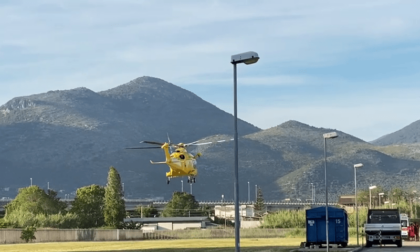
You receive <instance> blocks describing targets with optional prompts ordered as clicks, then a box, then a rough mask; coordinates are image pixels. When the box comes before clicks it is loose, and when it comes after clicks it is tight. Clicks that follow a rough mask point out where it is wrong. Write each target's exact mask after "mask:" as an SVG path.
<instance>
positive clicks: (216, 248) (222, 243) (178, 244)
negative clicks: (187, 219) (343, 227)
mask: <svg viewBox="0 0 420 252" xmlns="http://www.w3.org/2000/svg"><path fill="white" fill-rule="evenodd" d="M304 240H305V238H304V237H299V238H267V239H265V238H262V239H261V238H254V239H252V238H243V239H241V251H244V252H286V251H287V252H289V251H290V250H292V249H295V248H297V247H299V245H300V243H301V242H302V241H304ZM360 242H361V241H360ZM355 243H356V239H355V237H351V238H350V244H353V245H354V244H355ZM0 251H1V252H18V251H19V252H20V251H31V252H56V251H73V252H75V251H76V252H77V251H127V252H136V251H141V252H144V251H149V252H170V251H174V252H184V251H185V252H203V251H206V252H207V251H209V252H222V251H235V239H179V240H143V241H121V242H59V243H58V242H54V243H25V244H6V245H0Z"/></svg>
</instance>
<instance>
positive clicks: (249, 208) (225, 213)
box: [214, 205, 255, 219]
mask: <svg viewBox="0 0 420 252" xmlns="http://www.w3.org/2000/svg"><path fill="white" fill-rule="evenodd" d="M239 215H240V217H241V219H245V218H252V217H254V216H255V215H254V205H239ZM214 216H216V217H218V218H223V219H235V205H216V206H215V207H214Z"/></svg>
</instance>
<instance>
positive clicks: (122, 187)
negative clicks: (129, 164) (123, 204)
mask: <svg viewBox="0 0 420 252" xmlns="http://www.w3.org/2000/svg"><path fill="white" fill-rule="evenodd" d="M122 189H123V194H124V193H125V190H124V183H122Z"/></svg>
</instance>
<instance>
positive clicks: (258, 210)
mask: <svg viewBox="0 0 420 252" xmlns="http://www.w3.org/2000/svg"><path fill="white" fill-rule="evenodd" d="M254 211H255V214H256V215H259V216H262V213H263V211H264V197H263V193H262V190H261V187H258V193H257V200H256V202H255V204H254Z"/></svg>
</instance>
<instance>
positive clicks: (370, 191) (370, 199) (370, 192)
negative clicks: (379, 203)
mask: <svg viewBox="0 0 420 252" xmlns="http://www.w3.org/2000/svg"><path fill="white" fill-rule="evenodd" d="M371 208H372V190H371V189H370V188H369V209H371Z"/></svg>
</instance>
